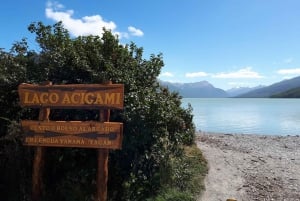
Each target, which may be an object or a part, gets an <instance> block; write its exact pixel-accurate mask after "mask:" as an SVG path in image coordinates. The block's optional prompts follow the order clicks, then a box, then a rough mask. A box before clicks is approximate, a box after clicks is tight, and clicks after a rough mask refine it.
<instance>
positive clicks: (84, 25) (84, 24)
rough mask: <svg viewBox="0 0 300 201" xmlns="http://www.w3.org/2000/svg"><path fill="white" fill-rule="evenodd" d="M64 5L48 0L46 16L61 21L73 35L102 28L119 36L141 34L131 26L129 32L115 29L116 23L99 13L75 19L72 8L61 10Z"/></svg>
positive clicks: (83, 34) (95, 33)
mask: <svg viewBox="0 0 300 201" xmlns="http://www.w3.org/2000/svg"><path fill="white" fill-rule="evenodd" d="M63 9H64V6H63V5H62V4H59V3H58V2H50V1H49V2H48V3H47V5H46V9H45V14H46V17H47V18H49V19H52V20H54V21H56V22H59V21H62V23H63V25H64V27H65V28H66V29H68V30H69V32H70V34H72V35H74V36H85V35H99V36H101V35H102V34H103V28H105V29H107V30H110V31H111V32H112V33H113V34H115V35H118V36H119V38H123V37H125V38H128V37H129V36H130V35H132V36H142V35H143V32H142V31H141V30H140V29H137V28H134V27H132V26H131V28H130V29H129V28H128V30H129V32H130V33H126V32H118V31H116V28H117V25H116V24H115V23H114V22H113V21H106V20H104V19H103V18H102V17H101V16H100V15H91V16H84V17H82V18H79V19H76V18H74V17H73V14H74V10H63Z"/></svg>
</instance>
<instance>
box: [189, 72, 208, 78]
mask: <svg viewBox="0 0 300 201" xmlns="http://www.w3.org/2000/svg"><path fill="white" fill-rule="evenodd" d="M206 76H208V74H207V73H206V72H194V73H186V74H185V77H189V78H194V77H206Z"/></svg>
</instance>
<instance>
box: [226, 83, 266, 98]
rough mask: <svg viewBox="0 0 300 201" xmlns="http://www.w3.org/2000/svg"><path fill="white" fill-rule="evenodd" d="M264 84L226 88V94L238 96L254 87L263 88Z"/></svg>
mask: <svg viewBox="0 0 300 201" xmlns="http://www.w3.org/2000/svg"><path fill="white" fill-rule="evenodd" d="M263 87H265V86H263V85H259V86H256V87H236V88H232V89H228V90H226V92H227V94H228V96H229V97H235V96H239V95H241V94H245V93H248V92H250V91H253V90H255V89H260V88H263Z"/></svg>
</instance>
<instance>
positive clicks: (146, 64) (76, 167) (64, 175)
mask: <svg viewBox="0 0 300 201" xmlns="http://www.w3.org/2000/svg"><path fill="white" fill-rule="evenodd" d="M28 30H29V31H30V32H31V33H33V34H35V35H36V42H37V44H38V46H39V47H40V49H39V51H38V52H36V51H32V50H29V47H28V45H27V43H26V39H23V40H22V41H21V42H17V43H16V44H14V45H13V47H12V49H11V51H10V52H8V53H7V52H5V51H3V50H1V52H0V84H1V85H0V86H1V89H0V94H1V95H0V104H1V111H0V112H1V117H2V118H1V120H0V123H1V125H0V126H1V141H0V142H1V143H2V144H5V146H3V148H2V147H1V148H0V149H1V150H0V151H3V150H6V152H7V153H5V154H2V153H4V152H0V153H1V154H2V155H3V156H1V158H0V160H1V161H0V162H1V164H2V162H7V161H9V164H10V166H13V165H14V164H15V163H16V161H15V159H13V158H10V155H11V154H12V153H14V154H15V155H17V154H20V152H22V154H21V155H20V156H23V157H24V158H22V159H20V160H21V161H22V162H21V163H20V162H19V164H18V165H17V166H16V167H15V169H16V171H17V170H18V169H22V168H23V172H24V173H23V175H21V176H20V177H19V178H15V182H16V184H15V186H14V185H12V186H11V187H10V188H9V189H8V190H6V192H4V191H5V186H2V185H0V194H2V193H3V194H4V193H6V194H5V195H7V197H8V198H12V199H10V200H21V199H20V198H21V197H23V198H24V197H26V196H27V197H29V196H28V194H29V191H30V188H28V187H27V188H24V187H22V186H21V185H25V183H26V182H27V183H30V176H29V175H30V174H31V173H30V171H31V169H30V168H31V165H30V161H31V160H32V152H31V149H30V148H28V147H23V146H22V145H21V132H20V130H19V129H17V128H18V126H17V125H18V124H17V122H18V121H19V120H20V118H23V119H35V118H37V111H36V110H28V109H27V110H25V109H21V108H20V107H19V106H18V96H17V86H18V85H19V84H20V83H22V82H27V83H40V82H43V81H46V80H50V81H52V82H53V83H54V84H68V83H73V84H74V83H75V84H76V83H103V82H106V81H108V80H110V81H112V82H113V83H123V84H124V85H125V100H124V101H125V108H124V110H123V111H112V115H111V121H120V122H123V123H124V125H125V126H124V139H123V148H122V150H117V151H111V153H110V158H109V181H108V189H109V192H108V193H109V199H110V200H121V201H122V200H124V201H125V200H135V201H138V200H145V199H146V198H148V197H151V195H153V194H155V193H158V192H159V190H160V189H161V187H162V186H166V185H170V183H172V178H173V176H172V172H173V171H172V165H171V164H172V163H174V162H173V161H174V160H176V158H180V157H182V153H183V152H182V151H183V149H182V146H183V145H191V144H193V142H194V132H195V130H194V125H193V123H192V114H191V108H188V109H183V108H182V107H181V97H180V96H179V95H178V94H176V93H171V92H170V91H169V90H168V89H166V88H164V87H162V86H160V84H159V82H158V80H157V76H158V75H159V74H160V71H161V68H162V67H163V65H164V63H163V57H162V54H158V55H154V54H152V55H151V56H150V58H148V59H145V58H144V57H143V48H139V47H137V46H136V45H135V44H134V43H131V44H127V45H122V44H120V42H119V40H118V38H117V37H116V36H114V35H113V34H112V33H111V32H110V31H108V30H105V29H104V34H103V35H102V37H99V36H92V35H90V36H80V37H76V38H72V37H70V35H69V33H68V31H67V30H66V29H65V28H64V27H63V26H62V23H56V24H54V25H53V26H46V25H44V24H43V23H42V22H38V23H32V24H30V25H29V27H28ZM74 112H79V111H74V110H70V111H68V114H69V116H70V114H72V113H74ZM80 112H81V115H82V119H92V120H93V119H97V118H99V117H98V112H97V111H80ZM57 114H59V116H60V118H65V111H61V110H55V111H54V112H51V114H50V119H53V120H55V118H57ZM8 136H10V137H8ZM16 147H18V150H15V151H14V152H11V153H9V150H13V149H15V148H16ZM46 161H47V165H46V174H45V175H46V176H45V192H44V195H45V198H44V200H54V199H56V200H91V199H92V196H91V195H93V193H94V192H95V178H96V176H95V172H96V152H95V151H94V150H86V149H70V148H65V149H51V148H49V149H48V151H47V160H46ZM24 164H25V165H24ZM22 165H23V166H22ZM10 166H1V167H0V168H1V170H2V171H6V172H9V168H10ZM7 179H8V178H7ZM19 180H20V181H23V182H19V183H18V181H19ZM28 180H29V182H28ZM5 182H6V183H7V181H6V180H5V179H3V181H1V179H0V183H3V184H4V185H5ZM18 184H19V186H18ZM27 186H28V185H27ZM15 187H16V188H17V189H21V190H19V191H18V193H16V192H15V189H11V188H15ZM25 200H26V199H25Z"/></svg>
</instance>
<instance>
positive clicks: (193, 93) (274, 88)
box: [160, 76, 300, 98]
mask: <svg viewBox="0 0 300 201" xmlns="http://www.w3.org/2000/svg"><path fill="white" fill-rule="evenodd" d="M160 83H161V85H163V86H166V87H168V88H169V89H170V90H171V91H176V92H178V93H179V94H180V95H181V96H183V97H184V98H226V97H238V98H267V97H271V96H273V97H274V95H276V97H281V96H283V95H286V96H287V94H286V93H285V92H287V91H289V90H291V91H289V92H288V96H292V97H295V96H296V95H294V93H298V91H297V90H296V89H295V88H298V87H299V88H300V76H299V77H295V78H292V79H289V80H283V81H281V82H278V83H275V84H272V85H270V86H257V87H253V88H249V87H241V88H233V89H229V90H227V91H225V90H223V89H219V88H216V87H214V86H213V85H212V84H211V83H209V82H207V81H200V82H194V83H171V82H165V81H160ZM292 89H295V90H292ZM298 90H299V89H298Z"/></svg>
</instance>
